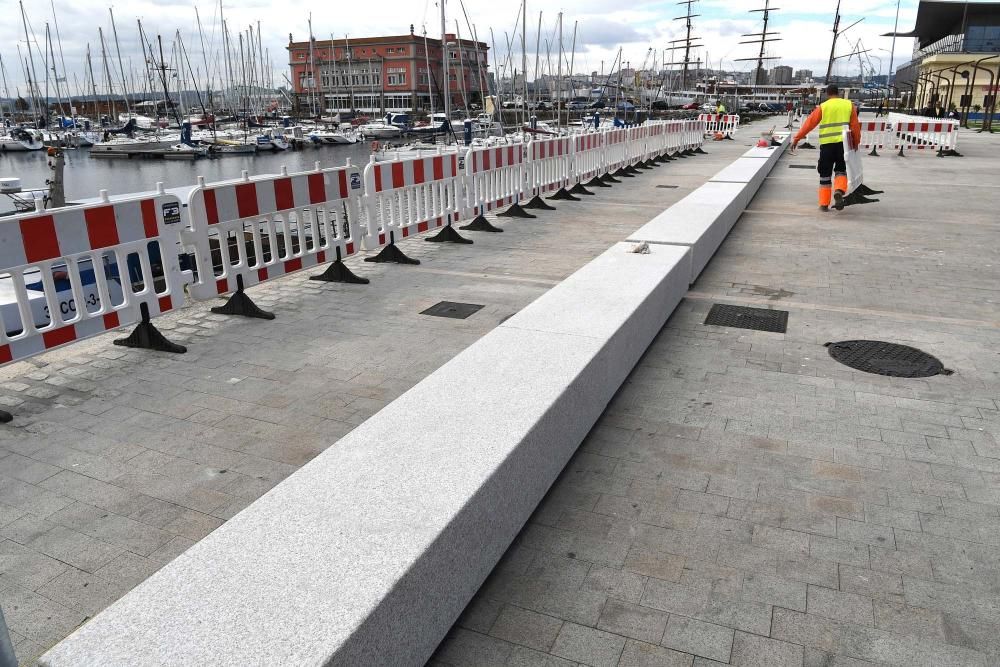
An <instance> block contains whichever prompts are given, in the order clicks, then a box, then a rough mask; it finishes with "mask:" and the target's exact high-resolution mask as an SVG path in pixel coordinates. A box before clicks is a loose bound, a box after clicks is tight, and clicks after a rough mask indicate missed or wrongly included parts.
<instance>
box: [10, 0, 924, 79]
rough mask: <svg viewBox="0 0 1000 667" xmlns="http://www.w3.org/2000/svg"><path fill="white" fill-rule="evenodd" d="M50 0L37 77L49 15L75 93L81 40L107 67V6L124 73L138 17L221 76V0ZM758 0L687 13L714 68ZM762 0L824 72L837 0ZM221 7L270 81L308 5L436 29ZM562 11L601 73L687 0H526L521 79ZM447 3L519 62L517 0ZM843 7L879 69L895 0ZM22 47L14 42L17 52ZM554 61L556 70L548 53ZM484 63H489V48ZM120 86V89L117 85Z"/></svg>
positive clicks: (661, 34)
mask: <svg viewBox="0 0 1000 667" xmlns="http://www.w3.org/2000/svg"><path fill="white" fill-rule="evenodd" d="M5 2H6V3H7V6H8V10H7V12H5V15H6V17H7V20H5V21H3V22H2V23H0V57H2V58H3V63H4V66H5V69H6V75H7V86H8V89H9V90H10V93H11V94H14V92H15V88H17V89H19V90H20V91H21V92H22V94H23V91H24V90H26V86H25V75H24V73H23V69H24V68H23V66H20V63H21V62H23V59H24V58H26V57H27V49H26V41H25V35H24V29H23V26H22V25H21V22H20V20H16V19H19V18H20V16H19V12H18V10H17V7H16V5H14V2H13V0H5ZM50 2H51V0H30V2H28V3H26V13H27V16H28V21H29V24H30V25H29V28H30V31H31V39H32V41H33V42H35V45H34V46H33V48H34V49H35V68H36V78H37V79H39V80H41V79H42V77H43V76H44V74H43V72H44V70H45V67H44V64H43V63H42V62H41V57H42V51H43V49H44V44H45V24H46V22H48V23H49V27H50V31H51V33H52V35H53V41H54V42H55V33H56V24H58V31H59V43H61V46H62V54H61V56H60V52H59V45H58V44H56V45H55V47H54V50H55V57H56V60H57V62H62V61H64V62H65V70H66V72H67V76H66V78H67V80H68V85H69V87H70V88H71V89H72V90H73V91H74V92H75V91H76V90H77V87H78V86H79V85H82V82H83V81H84V80H85V72H86V69H87V68H86V65H85V62H86V60H85V53H86V49H87V45H88V43H89V44H90V48H91V53H92V61H93V69H94V72H95V75H96V78H98V79H99V80H100V79H102V78H103V73H102V72H103V70H102V65H101V57H100V42H99V38H98V28H99V27H100V28H102V29H103V30H104V34H105V40H106V48H107V49H108V51H109V52H110V56H114V55H115V44H114V41H113V37H112V33H111V22H110V19H109V12H108V9H109V7H110V8H111V9H112V11H113V12H114V15H115V21H116V24H117V32H118V38H119V48H120V50H121V53H122V59H123V60H124V61H125V66H124V69H125V71H126V78H127V79H130V80H131V79H132V76H131V75H130V74H129V71H130V69H131V70H134V71H139V70H140V69H141V68H142V62H143V57H142V54H141V46H140V44H141V43H140V41H139V38H138V29H137V23H136V21H137V19H140V20H141V21H142V24H143V28H144V30H145V32H146V36H147V40H148V41H149V42H151V43H154V44H155V42H156V36H157V35H162V37H163V43H164V49H165V50H166V52H167V55H166V57H167V59H168V60H171V55H170V54H171V44H172V42H173V40H174V36H175V34H176V32H177V31H178V30H179V31H180V33H181V35H182V39H183V41H184V44H185V46H186V49H187V51H188V57H189V60H190V62H191V68H192V69H193V70H197V74H198V76H199V77H201V78H205V77H204V72H205V70H206V65H205V63H206V62H207V63H208V66H207V69H208V70H210V71H212V72H213V74H214V75H216V76H217V75H218V74H217V73H218V70H219V63H220V61H221V59H220V58H219V57H218V56H217V55H213V52H214V53H216V54H217V53H218V44H219V41H220V33H221V31H220V29H219V25H220V22H219V6H218V4H215V5H212V4H210V2H211V0H207V1H206V0H200V1H199V0H135V1H132V2H128V3H118V4H110V5H109V4H108V3H107V2H106V1H105V0H76V1H75V2H71V3H57V4H56V8H57V11H56V13H55V17H53V11H52V7H51V4H50ZM463 3H464V4H463ZM762 3H763V0H698V1H697V2H696V3H695V5H694V7H695V10H694V13H697V14H700V16H698V17H696V18H695V19H694V30H693V34H694V35H695V36H697V37H700V38H701V39H700V43H701V44H703V45H704V47H703V48H702V49H699V50H698V52H697V53H696V56H697V57H698V58H700V59H702V60H703V61H704V60H705V59H706V57H707V59H708V62H709V63H710V64H711V66H712V67H713V68H719V67H720V64H721V66H722V67H723V68H724V69H727V70H737V71H748V70H749V69H751V68H752V67H753V66H754V63H751V62H737V60H736V59H738V58H751V57H754V56H756V55H757V48H756V47H755V46H754V45H751V44H739V42H741V41H745V40H746V39H751V38H743V37H741V35H742V34H743V33H754V32H760V26H761V22H760V13H756V14H751V13H750V10H751V9H756V8H760V7H762V6H763V4H762ZM770 4H771V6H777V7H779V8H780V9H778V10H777V11H774V12H772V13H771V21H770V24H769V26H768V29H769V30H773V31H776V32H778V33H780V34H778V35H776V36H777V37H780V38H781V41H777V42H772V43H771V44H770V48H769V55H774V56H779V57H780V59H776V60H771V61H768V63H767V66H768V67H773V66H774V65H778V64H781V65H789V66H791V67H792V68H794V69H796V70H798V69H810V70H812V71H813V72H814V73H815V74H816V76H819V77H822V75H823V73H825V70H826V62H827V58H828V56H829V52H830V43H831V38H832V32H831V28H832V23H833V12H834V8H835V7H836V0H770ZM195 7H197V8H198V12H199V15H200V17H201V23H202V26H203V36H204V40H205V46H206V50H207V51H208V52H209V53H208V55H207V57H205V56H203V55H202V48H201V38H200V36H199V31H198V24H197V20H196V14H195ZM916 7H917V1H916V0H902V1H901V4H900V5H899V29H900V31H907V30H909V29H911V28H912V27H913V22H914V19H915V17H916ZM222 11H223V12H224V14H225V18H226V21H227V23H228V25H229V30H230V33H231V34H233V35H234V39H235V34H236V33H238V32H239V31H240V30H243V31H244V32H245V31H246V30H247V27H248V26H249V25H251V24H252V25H254V26H255V28H256V25H257V22H258V21H259V22H260V26H261V34H262V36H263V47H264V48H265V49H267V51H268V52H269V54H270V58H271V61H272V63H273V65H274V71H275V79H276V83H283V82H284V81H283V79H282V78H281V75H282V73H287V71H288V69H287V51H286V50H285V47H286V45H287V43H288V35H289V33H291V34H292V35H293V37H294V38H295V39H296V40H297V41H298V40H301V41H304V40H306V39H307V37H308V34H309V19H310V15H311V18H312V29H313V34H314V35H315V36H316V37H317V39H328V38H329V37H330V35H331V34H333V35H334V36H335V37H337V38H340V37H343V36H344V35H345V34H347V35H349V36H351V37H368V36H377V35H385V34H405V33H407V32H409V29H410V25H411V24H413V25H414V26H415V31H416V32H417V34H421V33H422V32H423V30H424V29H425V28H426V31H427V34H428V35H429V36H436V35H439V34H440V9H439V6H438V4H437V3H436V2H435V1H434V0H423V2H421V0H378V2H375V3H340V2H337V3H333V2H328V1H325V2H317V1H316V0H281V1H280V2H274V1H273V0H241V2H240V5H239V6H238V7H236V6H233V7H229V6H225V5H224V6H223V10H222ZM560 11H562V12H563V41H564V48H565V50H566V52H567V54H566V60H567V61H569V59H570V58H571V55H570V51H571V45H572V39H573V32H574V26H575V28H576V49H575V52H574V55H573V56H572V58H573V71H574V72H577V73H587V72H591V71H602V68H603V71H604V72H606V73H607V72H609V71H610V70H611V68H612V63H613V62H614V61H615V59H616V57H617V54H618V50H619V48H620V49H622V54H623V55H622V60H623V61H626V62H628V63H630V64H631V66H632V67H633V68H640V67H641V66H642V65H643V63H644V62H645V63H646V65H647V66H651V65H652V62H653V54H654V53H655V54H656V60H657V62H662V61H663V58H664V51H663V50H664V49H666V48H667V47H668V46H670V44H669V43H668V42H669V41H670V40H675V39H679V38H681V37H682V36H683V34H684V22H683V21H674V20H673V19H674V18H675V17H678V16H681V15H683V13H684V12H685V6H684V5H679V4H677V3H676V2H675V1H669V2H656V1H645V0H638V1H636V2H631V3H621V4H620V5H619V4H618V3H615V2H609V1H608V0H574V1H573V2H572V3H565V4H563V3H561V2H559V1H557V0H532V1H529V2H528V7H527V13H528V29H527V37H528V38H527V41H528V52H529V56H528V70H529V78H530V75H531V73H532V72H533V71H534V59H535V42H536V37H537V34H538V32H537V31H538V20H539V19H538V16H539V12H541V13H542V31H541V34H542V38H541V41H542V48H541V51H542V56H541V58H542V60H543V61H544V59H545V46H544V43H545V40H546V39H549V40H550V43H551V44H552V47H551V48H552V53H553V54H554V53H555V52H556V51H555V50H556V48H557V46H556V44H557V43H558V35H557V25H556V20H557V15H558V13H559V12H560ZM446 12H447V16H448V30H449V32H454V31H455V21H456V20H457V21H458V22H459V30H460V32H461V34H462V36H463V37H467V36H468V35H469V32H470V30H469V28H468V26H469V25H471V26H472V27H473V28H474V29H475V31H476V34H477V35H478V37H479V39H480V41H484V42H486V43H487V44H490V43H491V42H492V43H495V44H496V47H497V48H496V53H497V55H498V56H499V60H501V61H502V60H503V58H504V55H503V54H504V53H505V52H506V51H507V46H506V43H507V37H506V36H510V38H511V39H512V40H513V43H514V49H513V50H514V52H515V54H516V55H515V57H514V60H515V66H517V67H518V68H520V61H521V55H520V54H521V43H520V26H519V25H518V26H517V30H516V34H515V24H516V23H517V22H518V16H519V13H520V6H519V5H518V4H513V3H510V2H496V1H495V0H462V2H459V0H448V4H447V7H446ZM466 15H467V16H468V19H466ZM841 15H842V19H841V28H845V27H847V26H848V25H850V24H851V23H853V22H854V21H856V20H858V19H862V18H863V19H864V20H863V21H862V22H861V23H859V24H858V25H857V26H855V27H853V28H851V29H849V30H848V31H846V32H845V33H844V34H843V35H842V36H841V41H840V43H839V45H838V49H837V54H838V55H844V54H848V53H850V52H851V51H852V50H853V48H854V43H856V42H857V41H858V40H860V42H861V44H862V45H863V46H862V48H867V49H870V51H869V53H868V56H869V58H870V66H871V68H872V69H874V70H875V72H876V73H879V72H882V73H887V72H888V68H889V60H890V55H889V49H890V47H891V45H892V40H891V39H890V38H888V37H880V35H881V34H883V33H886V32H890V31H892V29H893V22H894V19H895V15H896V3H895V2H894V1H886V0H842V5H841ZM491 29H492V36H491ZM36 40H37V42H36ZM912 44H913V43H912V40H911V39H897V40H896V46H895V57H894V65H895V66H898V65H900V64H902V63H904V62H906V61H908V60H909V56H910V53H911V51H912ZM18 46H20V49H21V58H22V60H20V61H19V59H18V51H17V47H18ZM666 57H667V59H668V60H669V59H670V58H671V56H670V54H669V53H667V54H666ZM552 63H553V69H555V56H554V55H553V57H552ZM117 65H118V61H117V59H116V58H113V60H112V65H111V66H112V67H114V68H117ZM490 66H491V68H492V67H493V66H494V59H493V56H492V55H491V62H490ZM866 67H868V64H867V62H866ZM858 68H859V66H858V60H857V58H856V57H855V58H853V59H851V60H850V61H848V59H847V58H842V59H838V60H837V61H836V65H835V68H834V73H835V74H856V73H857V72H858ZM185 69H186V66H185ZM565 69H568V62H567V64H566V65H564V70H565ZM57 70H58V71H59V75H60V76H63V71H62V70H63V67H62V65H61V64H60V65H57ZM116 78H117V80H118V81H120V80H121V75H120V74H117V73H116ZM202 85H203V86H204V83H203V84H202ZM213 87H217V86H213ZM117 88H119V89H120V84H119V85H118V86H117ZM99 89H100V87H99Z"/></svg>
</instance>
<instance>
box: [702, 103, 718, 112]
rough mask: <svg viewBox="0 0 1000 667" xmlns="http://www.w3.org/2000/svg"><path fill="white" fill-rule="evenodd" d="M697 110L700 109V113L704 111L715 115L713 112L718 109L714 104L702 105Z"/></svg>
mask: <svg viewBox="0 0 1000 667" xmlns="http://www.w3.org/2000/svg"><path fill="white" fill-rule="evenodd" d="M698 109H700V110H701V111H706V112H708V113H715V110H716V109H718V107H717V106H715V105H714V104H702V105H701V106H700V107H698Z"/></svg>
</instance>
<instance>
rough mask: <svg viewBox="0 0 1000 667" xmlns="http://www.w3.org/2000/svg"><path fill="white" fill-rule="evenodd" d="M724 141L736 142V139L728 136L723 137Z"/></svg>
mask: <svg viewBox="0 0 1000 667" xmlns="http://www.w3.org/2000/svg"><path fill="white" fill-rule="evenodd" d="M723 139H726V140H728V141H736V140H735V139H733V135H731V134H727V135H726V136H724V137H723Z"/></svg>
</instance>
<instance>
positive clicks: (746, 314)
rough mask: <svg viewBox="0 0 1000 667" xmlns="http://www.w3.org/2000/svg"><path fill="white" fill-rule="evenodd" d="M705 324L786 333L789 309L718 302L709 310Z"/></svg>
mask: <svg viewBox="0 0 1000 667" xmlns="http://www.w3.org/2000/svg"><path fill="white" fill-rule="evenodd" d="M705 324H714V325H715V326H717V327H737V328H739V329H753V330H754V331H771V332H774V333H785V329H786V328H787V327H788V311H787V310H770V309H768V308H749V307H747V306H730V305H727V304H724V303H717V304H714V305H713V306H712V309H711V310H710V311H708V317H706V318H705Z"/></svg>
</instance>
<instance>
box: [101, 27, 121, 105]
mask: <svg viewBox="0 0 1000 667" xmlns="http://www.w3.org/2000/svg"><path fill="white" fill-rule="evenodd" d="M97 36H98V37H100V39H101V61H102V63H103V64H104V82H105V84H107V85H106V88H107V93H108V109H109V113H110V114H111V118H112V119H113V120H117V119H118V114H117V110H116V109H115V98H114V88H113V87H112V85H111V68H110V67H109V65H108V51H107V48H106V47H105V44H104V31H103V30H102V29H101V27H100V26H98V27H97Z"/></svg>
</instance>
